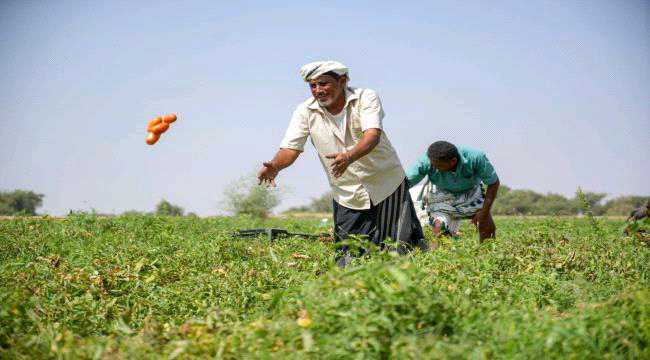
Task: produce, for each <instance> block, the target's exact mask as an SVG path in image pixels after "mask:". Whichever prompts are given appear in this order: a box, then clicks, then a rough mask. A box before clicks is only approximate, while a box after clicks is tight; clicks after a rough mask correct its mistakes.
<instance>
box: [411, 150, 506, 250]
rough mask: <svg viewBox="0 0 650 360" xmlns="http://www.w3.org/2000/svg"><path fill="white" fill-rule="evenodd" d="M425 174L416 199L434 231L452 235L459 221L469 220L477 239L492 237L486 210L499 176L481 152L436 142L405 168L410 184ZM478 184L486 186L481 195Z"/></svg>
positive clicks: (481, 190) (488, 211) (480, 187)
mask: <svg viewBox="0 0 650 360" xmlns="http://www.w3.org/2000/svg"><path fill="white" fill-rule="evenodd" d="M425 176H426V177H428V181H427V184H426V185H425V186H424V187H423V190H422V192H421V194H420V198H421V200H422V203H423V206H424V208H425V210H426V212H427V215H428V218H429V224H430V225H431V226H432V227H433V232H434V233H438V234H443V235H456V234H457V232H458V227H459V226H460V220H461V219H472V223H474V225H476V226H477V227H478V231H479V234H480V240H481V241H483V240H485V239H487V238H493V237H495V235H496V226H495V225H494V220H493V219H492V214H491V213H490V209H491V208H492V203H493V202H494V199H495V198H496V197H497V191H498V190H499V177H498V176H497V173H496V171H494V167H493V166H492V164H491V163H490V160H488V158H487V156H486V155H485V153H484V152H483V151H480V150H475V149H472V148H469V147H464V146H462V147H459V148H457V147H456V146H455V145H454V144H451V143H448V142H446V141H436V142H434V143H433V144H431V146H429V149H428V150H427V153H426V154H424V155H422V157H420V158H419V159H418V161H417V162H416V163H415V165H413V166H411V168H410V169H409V170H408V171H407V179H408V183H409V184H410V185H411V186H413V185H415V184H417V183H419V182H420V180H422V178H424V177H425ZM481 184H484V185H485V186H487V191H486V192H485V194H484V193H483V188H482V186H481ZM430 185H435V189H433V187H431V186H430ZM418 200H420V199H418Z"/></svg>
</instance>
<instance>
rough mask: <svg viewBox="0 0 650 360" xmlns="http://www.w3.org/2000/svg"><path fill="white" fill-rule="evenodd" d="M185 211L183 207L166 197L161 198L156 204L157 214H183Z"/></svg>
mask: <svg viewBox="0 0 650 360" xmlns="http://www.w3.org/2000/svg"><path fill="white" fill-rule="evenodd" d="M184 211H185V210H184V209H183V208H182V207H180V206H178V205H174V204H172V203H170V202H169V201H167V200H165V199H162V200H160V202H159V203H158V205H156V215H164V216H183V212H184Z"/></svg>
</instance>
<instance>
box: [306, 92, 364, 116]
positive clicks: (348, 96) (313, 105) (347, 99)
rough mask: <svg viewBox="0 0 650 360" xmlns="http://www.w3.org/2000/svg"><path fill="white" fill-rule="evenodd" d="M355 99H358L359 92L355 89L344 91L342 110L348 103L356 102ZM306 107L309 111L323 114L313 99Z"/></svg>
mask: <svg viewBox="0 0 650 360" xmlns="http://www.w3.org/2000/svg"><path fill="white" fill-rule="evenodd" d="M357 99H359V92H358V91H357V89H356V88H353V87H347V88H346V89H345V106H344V107H343V108H344V109H345V108H346V107H347V106H348V104H349V103H350V101H352V100H357ZM307 107H308V108H309V109H311V110H318V111H320V112H323V109H322V108H321V107H320V105H319V104H318V101H316V99H314V98H313V97H312V100H311V103H310V104H309V105H308V106H307Z"/></svg>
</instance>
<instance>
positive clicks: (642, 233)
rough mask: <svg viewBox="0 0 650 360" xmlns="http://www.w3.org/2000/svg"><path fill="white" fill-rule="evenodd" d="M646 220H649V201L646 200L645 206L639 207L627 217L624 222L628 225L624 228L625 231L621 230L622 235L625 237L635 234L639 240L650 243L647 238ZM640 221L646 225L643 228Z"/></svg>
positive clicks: (649, 239)
mask: <svg viewBox="0 0 650 360" xmlns="http://www.w3.org/2000/svg"><path fill="white" fill-rule="evenodd" d="M648 218H650V199H648V202H647V203H646V204H645V206H641V207H639V208H637V209H635V210H632V212H631V213H630V216H628V217H627V220H626V221H627V223H628V224H627V225H626V226H625V229H624V230H623V234H625V235H635V234H636V236H638V237H639V238H642V239H644V240H645V241H647V242H650V238H648V236H647V224H648V220H647V219H648ZM644 219H645V220H644ZM641 220H643V221H644V222H645V223H646V225H645V226H644V225H643V224H642V221H641Z"/></svg>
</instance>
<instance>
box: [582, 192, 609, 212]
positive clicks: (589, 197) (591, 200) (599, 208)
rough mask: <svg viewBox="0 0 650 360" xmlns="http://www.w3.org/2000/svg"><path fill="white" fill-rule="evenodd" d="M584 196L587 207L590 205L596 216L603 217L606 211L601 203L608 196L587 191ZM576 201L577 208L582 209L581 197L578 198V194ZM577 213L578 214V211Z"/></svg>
mask: <svg viewBox="0 0 650 360" xmlns="http://www.w3.org/2000/svg"><path fill="white" fill-rule="evenodd" d="M584 195H585V200H586V201H587V205H589V208H590V209H591V212H592V213H593V214H594V215H603V213H604V212H605V211H604V209H603V205H602V204H601V202H602V200H603V199H604V198H605V197H606V196H607V194H606V193H596V192H590V191H586V192H584ZM574 201H575V203H576V208H577V209H581V208H582V204H581V203H580V197H579V196H578V193H577V192H576V196H575V198H574ZM576 212H578V210H577V211H576Z"/></svg>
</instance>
